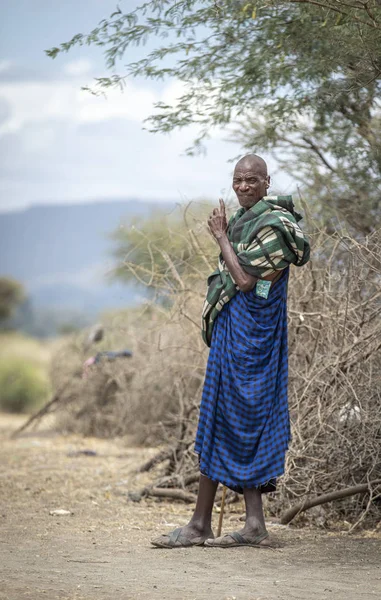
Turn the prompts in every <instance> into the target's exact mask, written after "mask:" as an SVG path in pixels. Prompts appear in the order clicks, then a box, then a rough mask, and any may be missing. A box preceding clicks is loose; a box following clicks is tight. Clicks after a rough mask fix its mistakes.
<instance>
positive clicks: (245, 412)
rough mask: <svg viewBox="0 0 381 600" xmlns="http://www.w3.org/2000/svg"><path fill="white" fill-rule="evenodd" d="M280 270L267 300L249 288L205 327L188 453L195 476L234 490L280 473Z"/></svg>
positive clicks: (283, 285)
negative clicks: (208, 339) (204, 358)
mask: <svg viewBox="0 0 381 600" xmlns="http://www.w3.org/2000/svg"><path fill="white" fill-rule="evenodd" d="M288 274H289V268H286V269H284V271H283V273H282V275H281V277H280V278H279V279H278V281H276V282H275V283H274V284H273V285H272V287H271V289H270V293H269V296H268V298H267V299H265V298H261V297H259V296H257V295H256V292H255V287H254V289H253V290H251V291H250V292H246V293H244V292H238V293H237V294H236V295H235V296H234V298H232V299H231V300H230V302H228V303H227V304H225V306H224V307H223V309H222V310H221V312H220V313H219V315H218V317H217V319H216V322H215V325H214V329H213V335H212V344H211V349H210V353H209V359H208V365H207V370H206V376H205V383H204V389H203V394H202V400H201V406H200V418H199V423H198V429H197V435H196V444H195V451H196V452H197V453H198V454H199V461H200V471H201V473H203V474H204V475H206V476H207V477H209V478H210V479H212V480H213V481H219V482H221V483H222V484H224V485H226V486H227V487H229V488H231V489H232V490H234V491H236V492H240V493H242V491H243V489H244V488H260V489H262V490H263V491H269V490H268V489H266V487H267V488H268V484H269V483H270V485H271V484H274V483H275V481H276V477H278V476H279V475H282V474H283V472H284V459H285V453H286V450H287V447H288V443H289V440H290V421H289V413H288V401H287V381H288V356H287V351H288V347H287V283H288Z"/></svg>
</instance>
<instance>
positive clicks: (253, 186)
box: [233, 161, 270, 210]
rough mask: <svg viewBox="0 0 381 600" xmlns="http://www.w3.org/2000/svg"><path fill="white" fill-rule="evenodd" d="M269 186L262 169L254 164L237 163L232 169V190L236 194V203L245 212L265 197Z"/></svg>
mask: <svg viewBox="0 0 381 600" xmlns="http://www.w3.org/2000/svg"><path fill="white" fill-rule="evenodd" d="M269 184H270V177H268V175H266V174H265V173H264V172H263V167H262V166H261V165H258V164H255V162H252V161H250V162H249V161H248V162H246V161H244V162H243V163H238V164H237V166H236V168H235V169H234V175H233V190H234V191H235V193H236V194H237V198H238V202H239V203H240V205H241V206H242V207H243V208H245V209H246V210H247V209H249V208H251V207H252V206H254V204H256V203H257V202H258V200H260V199H261V198H263V196H266V193H267V188H268V186H269Z"/></svg>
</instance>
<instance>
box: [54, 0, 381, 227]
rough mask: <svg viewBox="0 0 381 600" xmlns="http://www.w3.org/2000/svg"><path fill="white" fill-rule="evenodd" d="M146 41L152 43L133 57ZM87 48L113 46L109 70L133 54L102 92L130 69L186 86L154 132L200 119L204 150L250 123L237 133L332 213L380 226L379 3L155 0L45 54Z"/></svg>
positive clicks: (164, 109) (154, 119)
mask: <svg viewBox="0 0 381 600" xmlns="http://www.w3.org/2000/svg"><path fill="white" fill-rule="evenodd" d="M147 41H149V42H150V48H153V49H151V50H147V51H146V52H144V50H143V54H142V57H141V58H140V60H137V61H135V62H132V61H129V62H128V50H129V48H130V47H131V46H134V45H144V44H145V43H146V42H147ZM83 44H95V45H98V46H102V47H104V50H105V58H106V64H107V66H108V67H109V68H110V69H116V68H117V66H118V62H119V61H120V60H121V59H122V58H123V60H125V58H127V67H126V72H124V73H122V74H120V75H119V74H116V73H115V74H112V75H111V76H110V77H101V78H98V79H97V80H96V85H95V89H94V91H95V93H96V92H97V91H104V90H105V89H107V88H108V87H110V86H114V85H120V86H123V84H124V82H125V80H126V78H127V77H131V76H143V77H147V78H151V79H157V80H161V79H163V78H172V77H175V78H177V79H180V80H181V81H182V82H183V83H184V92H183V94H181V95H180V97H179V98H178V100H177V102H176V103H175V104H174V105H166V104H164V103H158V104H157V105H156V109H155V112H154V114H153V115H152V116H151V118H150V119H149V127H150V129H151V131H154V132H168V131H171V130H173V129H175V128H181V127H186V126H188V125H190V124H193V123H196V124H197V125H198V126H199V136H198V137H197V139H196V140H195V143H194V146H193V147H192V149H190V152H194V151H195V150H197V149H198V148H200V146H201V145H202V141H203V140H204V139H205V138H206V137H207V136H208V134H209V132H210V130H211V128H213V127H216V126H217V127H224V126H227V125H228V124H230V123H234V122H240V127H239V130H238V133H237V134H236V137H238V139H240V140H241V141H242V143H243V144H244V145H245V146H246V147H247V148H250V149H254V150H255V151H261V150H267V151H270V152H271V151H274V152H275V153H276V154H277V157H278V159H279V160H280V162H281V163H282V165H283V167H284V168H285V169H286V170H287V171H289V172H290V173H291V174H292V175H293V176H294V177H296V178H297V179H299V180H301V181H302V182H303V184H304V186H305V189H306V191H307V192H308V193H310V194H311V193H313V194H314V196H315V198H316V200H317V202H318V206H317V207H318V208H320V210H323V209H324V211H325V214H326V217H327V219H328V220H330V221H331V222H332V219H334V218H335V216H336V215H337V216H338V217H339V218H340V220H342V219H345V220H346V222H347V224H348V225H350V226H351V227H352V228H353V229H354V230H356V231H359V232H362V233H368V232H369V231H371V230H372V228H373V227H374V226H375V224H376V225H378V224H379V222H380V214H379V213H380V210H379V208H380V195H381V194H380V192H381V113H380V91H381V6H380V2H379V0H353V1H352V0H351V1H348V0H284V1H280V0H254V1H252V2H246V1H245V0H243V1H241V0H214V1H209V0H208V1H199V0H197V1H196V0H178V1H177V2H171V1H167V0H152V1H148V2H145V3H144V4H141V5H140V6H139V7H138V8H136V9H135V10H134V11H132V12H123V11H122V10H121V8H118V9H117V10H116V11H115V12H114V13H113V14H112V15H111V16H110V18H109V19H105V20H103V21H101V22H100V24H99V25H98V27H96V28H95V29H94V30H93V31H92V32H90V33H89V34H86V35H84V34H77V35H75V36H74V37H73V38H72V40H70V41H69V42H67V43H64V44H62V45H61V46H60V47H56V48H52V49H50V50H49V51H47V52H48V55H49V56H51V57H55V56H56V55H57V54H58V53H59V52H62V51H68V50H70V49H71V48H72V47H73V46H74V45H83Z"/></svg>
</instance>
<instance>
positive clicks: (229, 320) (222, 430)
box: [152, 154, 309, 548]
mask: <svg viewBox="0 0 381 600" xmlns="http://www.w3.org/2000/svg"><path fill="white" fill-rule="evenodd" d="M269 185H270V177H269V176H268V174H267V166H266V163H265V161H264V160H263V159H262V158H260V157H259V156H256V155H254V154H250V155H248V156H245V157H244V158H242V159H241V160H240V161H239V162H238V163H237V165H236V167H235V169H234V176H233V189H234V191H235V193H236V195H237V198H238V201H239V204H240V205H241V208H240V209H239V210H238V211H237V212H236V213H235V214H234V215H233V216H232V217H231V219H230V221H229V224H227V221H226V215H225V206H224V202H223V200H220V208H215V209H214V210H213V212H212V214H211V215H210V217H209V219H208V226H209V229H210V231H211V233H212V235H213V236H214V238H215V239H216V240H217V242H218V244H219V246H220V250H221V253H220V257H219V265H218V269H217V270H216V271H215V272H214V273H212V275H211V276H210V277H209V278H208V291H207V296H206V300H205V303H204V308H203V314H202V323H203V338H204V341H205V343H206V344H207V345H208V346H210V348H211V349H210V353H209V359H208V365H207V370H206V376H205V383H204V389H203V395H202V401H201V407H200V419H199V423H198V430H197V436H196V444H195V450H196V452H197V453H198V455H199V465H200V472H201V475H200V485H199V492H198V497H197V502H196V507H195V511H194V514H193V516H192V518H191V520H190V522H189V523H188V524H187V525H186V526H185V527H181V528H178V529H176V530H175V531H173V532H172V533H170V534H168V535H162V536H160V537H159V538H157V539H155V540H153V542H152V543H153V544H154V545H155V546H159V547H162V548H178V547H184V546H194V545H198V546H199V545H203V544H205V545H207V546H215V547H221V548H231V547H234V546H265V545H270V541H269V538H268V533H267V531H266V526H265V520H264V515H263V509H262V494H263V493H267V492H270V491H274V490H275V487H276V479H277V477H278V476H280V475H282V473H283V472H284V460H285V453H286V450H287V447H288V443H289V440H290V423H289V414H288V404H287V376H288V373H287V362H288V356H287V306H286V304H287V284H288V274H289V266H290V264H294V265H296V266H302V265H304V264H305V263H306V262H307V261H308V259H309V244H308V242H307V240H306V238H305V236H304V235H303V233H302V231H301V229H300V228H299V227H298V225H297V222H298V221H299V220H300V218H301V217H300V215H298V213H296V212H295V210H294V206H293V203H292V199H291V197H290V196H275V197H271V196H267V195H266V194H267V189H268V187H269ZM219 482H221V483H222V484H224V485H225V486H227V487H229V488H230V489H232V490H235V491H237V492H239V493H243V495H244V499H245V505H246V521H245V525H244V527H243V529H241V530H240V531H236V532H232V533H229V534H227V535H225V536H222V537H220V538H214V536H213V532H212V528H211V516H212V508H213V503H214V498H215V494H216V490H217V486H218V483H219Z"/></svg>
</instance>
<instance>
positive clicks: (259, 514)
mask: <svg viewBox="0 0 381 600" xmlns="http://www.w3.org/2000/svg"><path fill="white" fill-rule="evenodd" d="M243 495H244V498H245V505H246V521H245V525H244V527H243V528H242V529H240V530H239V531H237V532H235V533H234V534H233V535H236V534H239V535H238V536H236V537H233V536H232V535H231V534H229V533H228V534H227V535H225V536H221V537H219V538H215V539H214V540H213V539H212V540H208V542H207V545H208V546H223V547H226V548H228V547H229V546H236V545H245V543H246V544H250V543H251V544H252V545H258V546H259V545H260V546H271V542H270V540H269V539H268V537H266V538H265V539H261V537H263V535H264V534H266V533H267V532H266V525H265V517H264V515H263V506H262V494H261V492H260V491H259V490H258V489H255V488H252V489H244V490H243ZM242 538H243V539H242Z"/></svg>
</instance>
